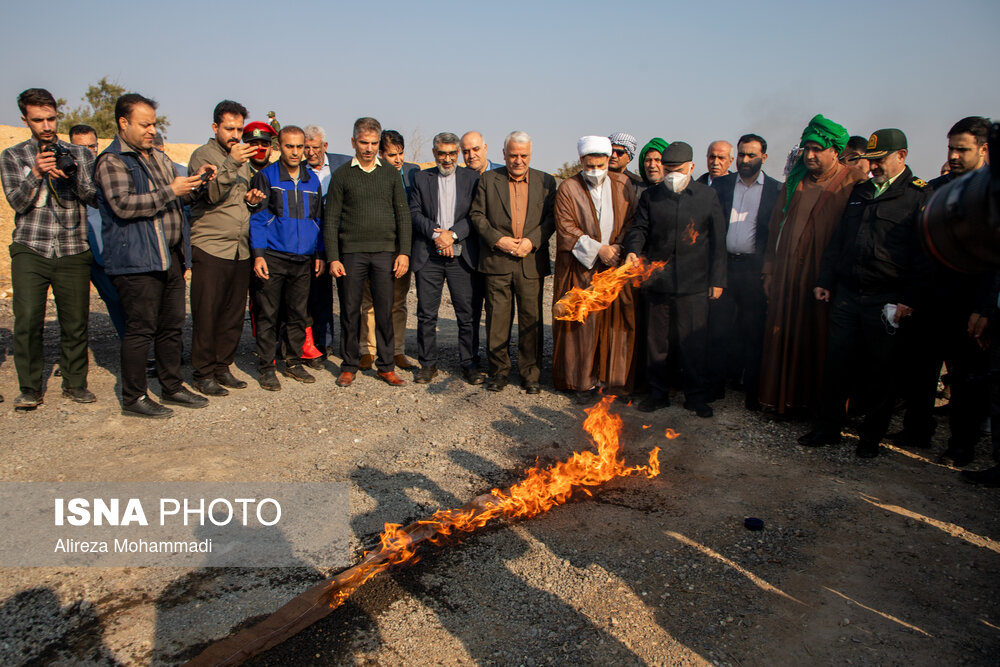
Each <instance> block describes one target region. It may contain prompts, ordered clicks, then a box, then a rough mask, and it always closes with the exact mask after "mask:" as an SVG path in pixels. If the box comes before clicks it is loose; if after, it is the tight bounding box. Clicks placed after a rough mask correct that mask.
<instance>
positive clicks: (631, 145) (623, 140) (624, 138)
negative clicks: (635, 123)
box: [608, 132, 639, 160]
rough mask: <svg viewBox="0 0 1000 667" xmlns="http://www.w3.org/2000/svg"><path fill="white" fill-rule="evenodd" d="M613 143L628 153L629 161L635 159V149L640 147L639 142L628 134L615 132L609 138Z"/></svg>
mask: <svg viewBox="0 0 1000 667" xmlns="http://www.w3.org/2000/svg"><path fill="white" fill-rule="evenodd" d="M608 139H610V140H611V143H613V144H616V145H618V146H621V147H622V148H624V149H625V150H626V151H627V152H628V159H629V160H631V159H632V158H634V157H635V149H637V148H638V147H639V142H638V141H636V140H635V137H633V136H632V135H631V134H629V133H628V132H615V133H614V134H612V135H611V136H609V137H608Z"/></svg>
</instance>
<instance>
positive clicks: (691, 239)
mask: <svg viewBox="0 0 1000 667" xmlns="http://www.w3.org/2000/svg"><path fill="white" fill-rule="evenodd" d="M684 240H685V241H687V242H688V245H694V244H695V243H697V242H698V232H697V231H695V228H694V220H692V221H691V222H689V223H688V226H687V227H685V228H684Z"/></svg>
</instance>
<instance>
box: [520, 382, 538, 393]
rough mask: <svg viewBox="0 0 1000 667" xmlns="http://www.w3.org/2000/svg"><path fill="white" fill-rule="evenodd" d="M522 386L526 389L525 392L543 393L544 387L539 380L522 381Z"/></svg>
mask: <svg viewBox="0 0 1000 667" xmlns="http://www.w3.org/2000/svg"><path fill="white" fill-rule="evenodd" d="M521 387H522V388H523V389H524V393H525V394H540V393H542V388H541V387H540V386H539V385H538V383H537V382H522V383H521Z"/></svg>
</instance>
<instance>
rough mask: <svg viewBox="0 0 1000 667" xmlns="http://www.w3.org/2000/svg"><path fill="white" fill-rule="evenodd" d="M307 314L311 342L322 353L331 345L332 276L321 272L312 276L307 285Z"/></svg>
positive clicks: (332, 334) (332, 332) (332, 333)
mask: <svg viewBox="0 0 1000 667" xmlns="http://www.w3.org/2000/svg"><path fill="white" fill-rule="evenodd" d="M309 316H310V318H311V319H312V334H313V342H314V343H315V345H316V347H317V348H319V351H320V352H322V353H323V354H324V355H325V354H326V348H327V347H330V346H332V345H333V339H334V330H333V278H332V277H331V276H330V274H329V273H327V272H325V271H324V272H323V274H322V275H320V276H313V277H312V279H311V282H310V285H309Z"/></svg>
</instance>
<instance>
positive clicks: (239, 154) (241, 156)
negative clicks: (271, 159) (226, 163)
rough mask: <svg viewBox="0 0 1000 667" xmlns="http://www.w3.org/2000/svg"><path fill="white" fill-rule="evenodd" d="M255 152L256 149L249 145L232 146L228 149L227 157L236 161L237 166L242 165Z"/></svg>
mask: <svg viewBox="0 0 1000 667" xmlns="http://www.w3.org/2000/svg"><path fill="white" fill-rule="evenodd" d="M256 152H257V149H256V148H254V147H253V146H251V145H250V144H233V147H232V148H230V149H229V157H231V158H233V159H234V160H236V163H237V164H244V163H246V162H247V160H249V159H250V157H251V156H252V155H253V154H254V153H256Z"/></svg>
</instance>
